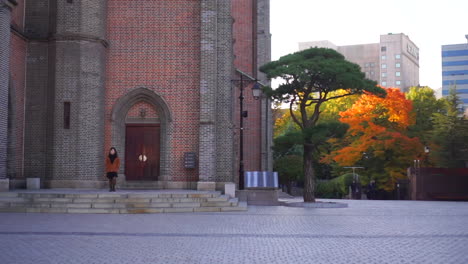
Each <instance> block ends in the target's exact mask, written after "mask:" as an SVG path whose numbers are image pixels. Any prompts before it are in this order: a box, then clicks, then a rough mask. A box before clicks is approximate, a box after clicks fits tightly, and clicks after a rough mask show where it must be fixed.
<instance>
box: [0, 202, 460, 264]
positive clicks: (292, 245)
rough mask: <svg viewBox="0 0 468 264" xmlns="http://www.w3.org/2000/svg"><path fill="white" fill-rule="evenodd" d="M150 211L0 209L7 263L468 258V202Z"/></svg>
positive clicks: (1, 249)
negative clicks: (129, 213) (42, 211)
mask: <svg viewBox="0 0 468 264" xmlns="http://www.w3.org/2000/svg"><path fill="white" fill-rule="evenodd" d="M340 202H346V203H348V206H349V207H348V208H336V209H332V208H326V209H325V208H323V209H314V208H293V207H284V206H272V207H268V206H249V210H248V211H247V212H233V213H230V212H229V213H168V214H145V215H126V214H122V215H112V214H108V215H102V214H101V215H99V214H83V215H81V214H34V213H30V214H24V213H0V263H2V264H7V263H25V264H26V263H60V264H63V263H132V264H137V263H347V264H349V263H379V264H381V263H460V264H462V263H468V203H466V202H423V201H344V200H341V201H340Z"/></svg>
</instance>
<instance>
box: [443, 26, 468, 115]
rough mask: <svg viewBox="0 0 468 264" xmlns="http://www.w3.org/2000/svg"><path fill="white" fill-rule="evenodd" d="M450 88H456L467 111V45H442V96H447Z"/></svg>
mask: <svg viewBox="0 0 468 264" xmlns="http://www.w3.org/2000/svg"><path fill="white" fill-rule="evenodd" d="M465 37H466V39H467V41H468V35H465ZM450 87H456V89H457V93H458V95H459V96H460V99H461V101H462V102H463V106H464V108H465V109H468V43H464V44H453V45H442V96H447V95H448V94H449V90H450Z"/></svg>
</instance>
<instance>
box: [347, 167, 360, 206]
mask: <svg viewBox="0 0 468 264" xmlns="http://www.w3.org/2000/svg"><path fill="white" fill-rule="evenodd" d="M343 168H346V169H353V184H354V193H353V194H352V195H351V197H354V198H356V197H357V194H358V193H359V192H360V191H361V190H360V189H361V188H359V187H358V186H359V185H358V183H359V181H358V180H359V179H358V176H357V174H356V169H364V167H355V166H350V167H343Z"/></svg>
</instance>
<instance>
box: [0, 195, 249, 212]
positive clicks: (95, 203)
mask: <svg viewBox="0 0 468 264" xmlns="http://www.w3.org/2000/svg"><path fill="white" fill-rule="evenodd" d="M246 210H247V204H246V203H243V202H239V201H238V199H237V198H232V199H230V198H229V197H228V196H226V195H221V193H220V192H194V191H192V192H167V191H164V192H158V191H155V192H128V193H118V192H117V193H69V192H62V193H61V192H57V193H48V192H41V191H37V192H21V191H16V192H7V193H0V212H17V213H98V214H136V213H175V212H229V211H246Z"/></svg>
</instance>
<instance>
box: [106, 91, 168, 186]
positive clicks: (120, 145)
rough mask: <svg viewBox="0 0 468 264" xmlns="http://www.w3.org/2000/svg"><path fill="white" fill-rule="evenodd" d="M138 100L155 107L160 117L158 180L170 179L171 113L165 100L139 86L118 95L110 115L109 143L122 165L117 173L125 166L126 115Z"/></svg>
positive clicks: (165, 180) (121, 171)
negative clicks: (115, 149)
mask: <svg viewBox="0 0 468 264" xmlns="http://www.w3.org/2000/svg"><path fill="white" fill-rule="evenodd" d="M140 102H145V103H148V104H150V105H152V106H154V108H155V109H156V111H157V112H158V115H159V119H160V129H161V130H160V131H161V137H160V141H161V144H160V171H159V179H158V181H163V182H167V181H170V180H171V179H170V175H169V168H170V164H169V163H170V158H169V157H170V156H169V154H170V151H169V148H170V141H171V131H172V129H171V127H172V115H171V111H170V109H169V106H168V104H167V103H166V101H165V100H164V99H163V98H162V97H161V96H159V95H158V94H156V93H155V92H154V91H152V90H150V89H148V88H144V87H140V88H136V89H134V90H132V91H130V92H128V93H127V94H125V95H124V96H122V97H120V98H119V99H118V100H117V102H116V103H115V104H114V107H113V109H112V115H111V128H112V134H111V136H112V139H111V144H112V145H113V146H115V147H116V148H117V149H118V150H120V152H119V156H120V157H121V161H122V165H121V167H120V171H119V174H123V173H124V168H125V151H124V150H125V129H126V116H127V113H128V111H129V110H130V109H131V108H132V107H133V106H134V105H135V104H138V103H140Z"/></svg>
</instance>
